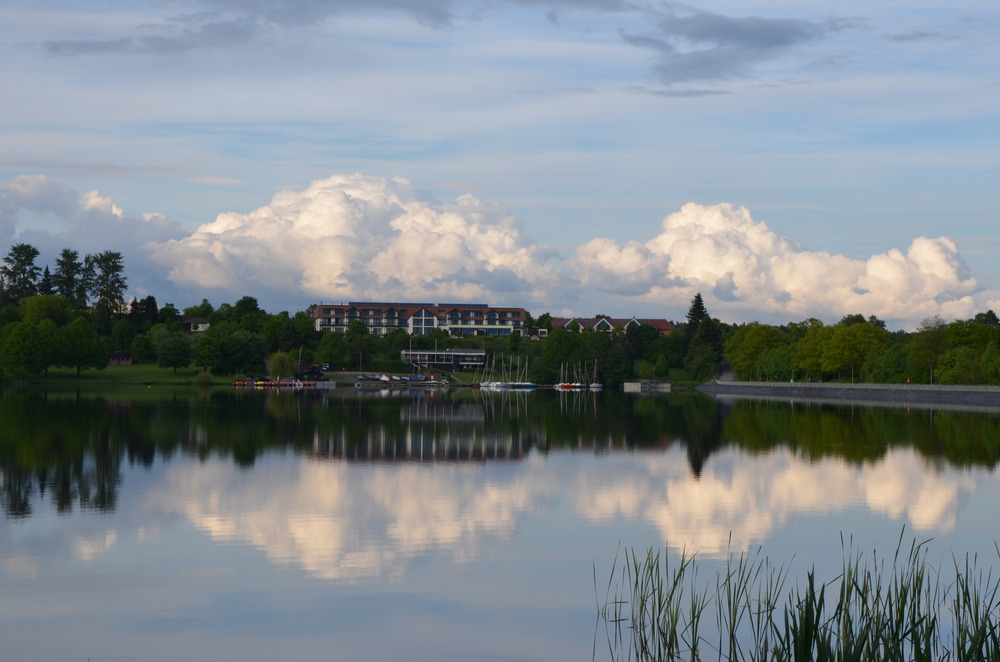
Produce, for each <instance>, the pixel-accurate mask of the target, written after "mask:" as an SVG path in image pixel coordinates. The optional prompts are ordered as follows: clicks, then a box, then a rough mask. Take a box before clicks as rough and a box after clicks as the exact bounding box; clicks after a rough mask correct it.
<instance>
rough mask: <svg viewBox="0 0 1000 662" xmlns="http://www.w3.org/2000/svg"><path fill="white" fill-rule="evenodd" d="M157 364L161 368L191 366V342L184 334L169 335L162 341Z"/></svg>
mask: <svg viewBox="0 0 1000 662" xmlns="http://www.w3.org/2000/svg"><path fill="white" fill-rule="evenodd" d="M156 364H157V365H158V366H160V367H161V368H173V369H174V374H175V375H176V374H177V369H178V368H186V367H188V366H189V365H191V341H190V339H188V337H187V336H185V335H184V334H182V333H176V332H173V333H169V334H167V335H166V336H164V338H163V339H162V340H161V341H160V346H159V351H158V352H157V354H156Z"/></svg>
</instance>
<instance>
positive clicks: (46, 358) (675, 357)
mask: <svg viewBox="0 0 1000 662" xmlns="http://www.w3.org/2000/svg"><path fill="white" fill-rule="evenodd" d="M38 255H39V251H38V250H37V249H35V248H34V247H33V246H31V245H29V244H17V245H15V246H12V247H11V249H10V251H9V252H8V254H7V255H6V256H5V257H4V258H3V259H2V262H0V375H2V377H3V378H5V379H30V378H32V377H35V376H38V375H40V374H42V373H45V372H46V371H47V370H48V369H49V368H50V367H52V366H57V367H69V368H73V369H75V370H76V372H77V374H79V373H80V372H81V371H82V370H87V369H97V370H100V369H103V368H105V367H106V366H107V365H108V359H109V357H110V356H111V355H112V353H113V352H117V351H123V352H129V354H130V356H131V359H132V361H133V362H138V363H155V364H156V365H159V366H161V367H166V368H173V369H174V370H175V371H176V370H177V369H180V368H187V367H189V366H191V365H194V366H197V367H199V368H201V369H202V371H204V373H206V374H211V375H255V376H261V375H264V374H266V373H265V370H269V374H270V376H271V377H291V376H295V375H301V374H302V373H303V371H304V370H305V369H307V368H308V367H309V366H310V365H317V366H326V367H327V368H328V369H329V370H351V371H354V370H358V371H381V372H408V371H410V370H412V369H413V367H412V366H411V365H408V364H405V363H403V362H402V361H401V353H402V351H403V350H405V349H433V348H439V349H446V348H475V349H485V350H487V353H488V364H489V366H490V368H491V369H492V370H494V371H495V375H496V377H495V378H499V377H500V375H505V374H506V375H511V376H512V377H513V376H514V375H515V374H517V375H521V376H524V375H526V376H527V378H529V379H531V380H532V381H534V382H536V383H540V384H551V383H554V382H557V381H559V380H560V379H570V380H581V381H590V380H592V379H595V378H596V379H598V380H599V381H601V382H603V383H604V384H606V385H608V386H616V385H619V384H621V383H622V382H623V381H625V380H627V379H630V378H634V377H640V378H662V379H674V380H692V379H705V378H708V377H710V376H712V375H713V374H714V373H715V371H716V366H717V364H718V361H719V358H720V356H721V352H722V343H723V340H724V335H725V334H726V332H727V330H728V327H726V326H725V325H723V324H721V323H720V322H719V321H718V320H716V319H713V318H711V317H710V316H709V314H708V311H707V310H706V309H705V306H704V303H703V301H702V298H701V295H698V296H696V297H695V298H694V299H693V300H692V302H691V309H690V311H689V312H688V316H687V320H686V322H685V323H682V324H680V325H679V326H678V328H677V330H675V331H674V332H672V333H670V334H667V335H664V336H661V335H660V334H659V333H658V332H657V331H656V330H655V329H654V328H653V327H651V326H648V325H644V326H641V327H634V326H633V327H629V328H628V329H619V330H618V332H616V333H614V334H610V335H609V334H606V333H603V332H586V331H585V332H582V333H577V332H576V331H577V329H574V328H572V326H571V328H568V329H560V328H556V329H552V328H551V319H552V318H551V315H549V314H548V313H546V314H544V315H541V316H540V317H539V318H538V319H537V320H533V319H530V318H529V319H528V321H527V326H528V328H533V327H534V328H539V327H540V328H546V329H548V330H549V333H548V336H547V338H546V339H545V340H542V341H535V340H527V339H524V338H522V337H521V336H520V335H518V334H514V335H511V336H509V337H506V338H493V337H484V336H475V337H471V338H457V337H451V336H449V335H447V334H446V333H445V332H443V331H441V330H439V329H435V330H434V331H433V332H432V333H431V335H428V336H411V335H409V334H408V333H407V332H406V330H404V329H399V330H397V331H394V332H392V333H390V334H388V335H384V336H383V335H378V336H375V335H372V334H370V333H369V330H368V328H367V327H366V326H365V325H364V324H363V323H362V322H360V321H355V322H353V323H352V324H351V325H350V326H349V327H348V329H347V331H346V333H344V334H343V335H341V334H338V333H321V332H318V331H316V329H315V323H314V319H313V310H312V309H311V308H310V309H307V310H304V311H299V312H295V313H293V314H289V313H288V312H280V313H277V314H270V313H268V312H266V311H265V310H262V309H261V308H260V306H259V305H258V302H257V300H256V299H255V298H253V297H251V296H244V297H243V298H241V299H239V300H238V301H236V302H235V303H232V304H230V303H222V304H220V305H219V306H218V307H215V306H213V304H211V303H210V302H209V301H207V300H205V299H203V300H202V302H201V303H200V304H197V305H194V306H190V307H187V308H183V309H181V310H179V309H178V308H177V307H176V306H175V305H174V304H172V303H167V304H164V305H162V306H160V305H158V302H157V300H156V298H155V297H153V296H147V297H145V298H143V299H135V298H133V299H132V300H131V301H129V302H126V301H125V299H124V293H125V291H126V285H127V282H128V281H127V277H126V276H125V273H124V262H123V260H122V256H121V254H120V253H117V252H113V251H105V252H103V253H98V254H96V255H86V256H82V257H81V256H80V254H79V253H78V252H77V251H75V250H72V249H69V248H67V249H64V250H63V251H62V253H60V255H59V258H58V259H57V260H56V262H55V264H54V267H53V268H52V269H50V268H49V267H48V266H45V267H40V266H38V265H37V264H36V260H37V258H38ZM189 318H195V319H203V320H205V321H207V322H208V327H207V329H205V330H203V331H199V332H197V333H191V332H190V331H189V330H186V329H185V328H183V326H182V320H185V319H189ZM484 378H485V376H484Z"/></svg>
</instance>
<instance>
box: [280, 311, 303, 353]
mask: <svg viewBox="0 0 1000 662" xmlns="http://www.w3.org/2000/svg"><path fill="white" fill-rule="evenodd" d="M298 348H299V330H298V327H296V325H295V322H294V321H293V320H291V319H288V320H285V323H284V325H282V327H281V334H280V335H279V336H278V351H279V352H288V351H291V350H293V349H298Z"/></svg>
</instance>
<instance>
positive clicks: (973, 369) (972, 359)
mask: <svg viewBox="0 0 1000 662" xmlns="http://www.w3.org/2000/svg"><path fill="white" fill-rule="evenodd" d="M981 356H982V355H981V353H980V352H977V351H976V350H974V349H973V348H972V347H968V346H961V347H952V348H951V349H949V350H947V351H946V352H945V353H944V354H942V355H941V358H940V359H939V360H938V367H937V371H936V372H937V381H938V382H939V383H941V384H981V383H982V381H983V375H982V373H981V372H980V366H981V362H980V359H981Z"/></svg>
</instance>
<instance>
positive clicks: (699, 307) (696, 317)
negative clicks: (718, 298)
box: [687, 292, 708, 336]
mask: <svg viewBox="0 0 1000 662" xmlns="http://www.w3.org/2000/svg"><path fill="white" fill-rule="evenodd" d="M707 319H708V309H707V308H705V301H704V300H703V299H702V298H701V292H698V293H697V294H695V295H694V298H693V299H691V307H690V308H689V309H688V314H687V324H688V330H689V331H690V332H691V335H692V336H694V334H695V333H696V332H697V331H698V327H699V326H701V323H702V321H703V320H707Z"/></svg>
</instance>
